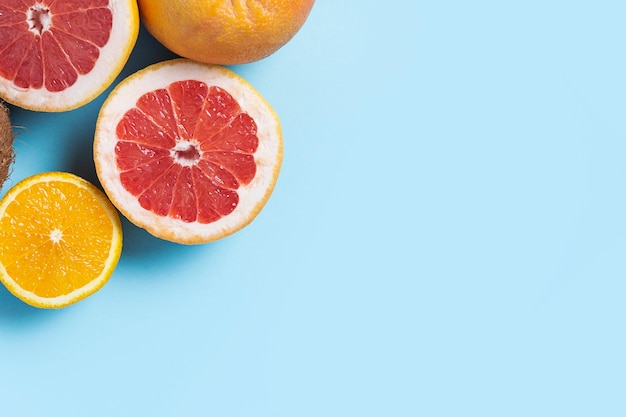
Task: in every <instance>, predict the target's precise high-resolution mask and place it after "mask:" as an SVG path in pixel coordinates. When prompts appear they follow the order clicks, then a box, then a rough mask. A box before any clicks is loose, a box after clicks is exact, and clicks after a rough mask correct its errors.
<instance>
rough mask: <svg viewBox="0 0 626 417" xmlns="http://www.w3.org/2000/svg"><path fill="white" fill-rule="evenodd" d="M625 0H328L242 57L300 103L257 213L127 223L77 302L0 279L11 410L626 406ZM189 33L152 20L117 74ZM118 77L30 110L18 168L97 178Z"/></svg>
mask: <svg viewBox="0 0 626 417" xmlns="http://www.w3.org/2000/svg"><path fill="white" fill-rule="evenodd" d="M625 15H626V3H624V2H623V1H618V0H596V1H593V2H591V1H572V0H569V1H565V0H552V1H536V0H530V1H525V2H506V1H495V0H494V1H489V0H475V1H460V0H447V1H446V0H443V1H421V0H417V1H415V0H404V1H399V2H394V3H393V4H392V5H391V3H389V5H387V4H384V3H381V2H379V1H373V0H363V1H360V2H347V1H331V0H318V1H317V3H316V5H315V7H314V8H313V11H312V13H311V15H310V17H309V20H308V21H307V23H306V25H305V26H304V27H303V28H302V30H301V31H300V32H299V33H298V34H297V35H296V37H295V38H294V39H293V40H292V42H290V43H289V44H288V45H287V46H285V47H284V48H282V49H281V50H280V51H278V52H277V53H276V54H274V55H272V56H271V57H270V58H267V59H265V60H263V61H260V62H257V63H254V64H249V65H243V66H237V67H234V68H233V69H234V70H235V71H237V72H238V73H239V74H241V75H242V76H244V77H245V78H246V79H247V80H248V81H250V82H251V83H252V84H253V85H254V86H255V87H257V89H258V90H259V91H260V92H261V93H262V94H263V95H264V96H265V97H266V98H267V100H268V101H269V102H270V103H271V104H272V105H273V106H274V107H275V109H276V111H277V112H278V113H279V115H280V117H281V120H282V123H283V129H284V136H285V159H284V164H283V169H282V172H281V176H280V178H279V181H278V184H277V187H276V189H275V192H274V194H273V196H272V198H271V199H270V201H269V203H268V204H267V206H266V207H265V209H264V210H263V211H262V212H261V214H260V215H259V217H258V218H257V219H256V220H255V221H254V222H253V223H252V224H251V225H250V226H248V227H247V228H245V229H244V230H242V231H240V232H238V233H237V234H235V235H233V236H231V237H228V238H226V239H223V240H221V241H218V242H215V243H212V244H207V245H200V246H181V245H176V244H172V243H168V242H164V241H160V240H158V239H156V238H153V237H151V236H150V235H148V234H147V233H146V232H144V231H143V230H141V229H138V228H136V227H134V226H132V225H131V224H130V223H128V222H124V237H125V243H124V250H123V254H122V258H121V261H120V263H119V267H118V269H117V270H116V271H115V274H114V275H113V277H112V278H111V280H110V281H109V283H108V284H107V285H106V286H105V287H104V288H103V289H102V290H100V291H99V292H98V293H96V294H95V295H93V296H92V297H90V298H88V299H86V300H84V301H82V302H80V303H78V304H76V305H73V306H71V307H68V308H65V309H62V310H58V311H56V310H55V311H47V310H38V309H35V308H31V307H29V306H27V305H25V304H23V303H22V302H20V301H18V300H17V299H15V298H14V297H13V296H12V295H11V294H10V293H8V292H7V291H6V290H5V289H4V288H1V289H0V375H1V378H0V398H2V399H3V401H2V402H1V403H0V415H3V416H4V415H6V416H53V417H54V416H90V417H99V416H107V417H110V416H118V417H119V416H152V417H158V416H159V417H160V416H200V415H202V416H226V417H230V416H232V417H235V416H237V417H239V416H242V417H243V416H250V417H294V416H298V417H305V416H306V417H309V416H311V417H320V416H325V417H331V416H332V417H335V416H336V417H340V416H341V417H346V416H394V417H396V416H407V417H408V416H411V417H413V416H429V417H430V416H481V417H484V416H494V417H495V416H498V417H500V416H534V417H537V416H546V417H548V416H550V417H553V416H604V417H606V416H624V415H626V401H625V400H624V391H625V389H626V381H625V375H626V361H625V357H626V356H625V355H624V352H625V351H626V338H625V337H624V319H625V317H626V303H625V302H624V299H625V297H626V285H625V281H624V277H625V275H626V197H625V196H626V163H625V161H626V118H624V114H626V99H625V97H626V77H625V76H624V74H626V60H625V58H624V46H625V39H626V26H625V25H624V16H625ZM172 56H173V55H172V54H171V53H168V52H167V51H165V50H164V49H163V48H161V47H160V46H159V45H158V44H157V43H156V42H155V41H154V40H153V39H152V38H151V37H150V36H149V35H148V34H147V33H146V32H145V31H143V30H142V33H141V35H140V39H139V42H138V44H137V47H136V49H135V51H134V52H133V55H132V57H131V60H130V61H129V63H128V65H127V67H126V68H125V70H124V72H123V74H122V75H121V77H125V76H127V75H129V74H130V73H132V72H134V71H135V70H137V69H140V68H143V67H145V66H146V65H148V64H151V63H153V62H158V61H160V60H163V59H167V58H169V57H172ZM121 77H120V78H121ZM105 97H106V93H105V94H103V95H102V96H101V97H99V98H98V99H96V100H95V101H94V102H92V103H91V104H89V105H87V106H85V107H83V108H81V109H79V110H75V111H71V112H68V113H63V114H42V113H34V112H28V111H24V110H20V109H17V108H14V107H12V108H11V110H12V116H13V118H14V123H15V125H17V126H23V127H22V128H19V129H18V130H19V132H20V134H19V136H18V138H17V144H16V146H17V160H16V162H15V165H14V171H13V176H12V182H13V183H14V182H16V181H18V180H20V179H21V178H24V177H26V176H29V175H31V174H35V173H38V172H41V171H48V170H65V171H71V172H74V173H77V174H79V175H82V176H84V177H85V178H87V179H90V180H92V181H94V182H96V181H97V179H96V176H95V171H94V166H93V161H92V156H91V146H92V138H93V131H94V124H95V120H96V116H97V113H98V110H99V107H100V105H101V104H102V102H103V100H104V98H105Z"/></svg>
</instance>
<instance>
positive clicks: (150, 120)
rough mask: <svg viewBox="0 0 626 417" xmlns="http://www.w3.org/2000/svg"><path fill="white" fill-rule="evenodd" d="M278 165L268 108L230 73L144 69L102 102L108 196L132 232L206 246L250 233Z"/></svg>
mask: <svg viewBox="0 0 626 417" xmlns="http://www.w3.org/2000/svg"><path fill="white" fill-rule="evenodd" d="M282 156H283V141H282V132H281V127H280V122H279V119H278V116H277V115H276V113H275V112H274V110H273V109H272V107H271V106H270V105H269V104H268V103H267V102H266V101H265V99H263V97H262V96H261V95H260V94H259V93H258V92H257V91H256V89H254V88H253V87H252V86H251V85H250V84H249V83H248V82H246V81H245V80H243V79H242V78H241V77H240V76H238V75H237V74H235V73H234V72H233V71H231V70H229V69H227V68H225V67H221V66H215V65H209V64H201V63H198V62H194V61H190V60H187V59H174V60H170V61H165V62H161V63H158V64H154V65H152V66H149V67H147V68H145V69H143V70H141V71H139V72H137V73H135V74H133V75H131V76H130V77H128V78H127V79H126V80H124V81H122V82H121V83H120V84H118V85H117V86H116V88H115V89H114V90H113V91H112V92H111V94H110V96H109V97H108V98H107V100H106V101H105V102H104V104H103V106H102V109H101V110H100V114H99V115H98V121H97V123H96V133H95V140H94V160H95V164H96V172H97V174H98V177H99V179H100V182H101V184H102V186H103V187H104V190H105V192H106V193H107V195H108V196H109V198H110V199H111V201H112V202H113V204H115V206H117V208H118V209H119V210H120V211H121V212H122V213H123V214H124V215H125V216H126V217H127V218H128V219H129V220H130V221H131V222H132V223H134V224H135V225H137V226H139V227H142V228H144V229H146V230H147V231H148V232H150V233H152V234H153V235H155V236H157V237H159V238H162V239H166V240H170V241H174V242H179V243H189V244H193V243H205V242H210V241H213V240H216V239H219V238H222V237H224V236H227V235H229V234H231V233H234V232H235V231H237V230H239V229H241V228H242V227H244V226H246V225H247V224H249V223H250V222H251V221H252V220H253V219H254V218H255V217H256V215H257V214H258V213H259V211H260V210H261V208H262V207H263V206H264V204H265V203H266V201H267V200H268V198H269V196H270V194H271V192H272V190H273V189H274V186H275V184H276V180H277V177H278V173H279V170H280V165H281V162H282Z"/></svg>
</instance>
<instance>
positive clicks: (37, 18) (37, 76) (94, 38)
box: [0, 0, 113, 92]
mask: <svg viewBox="0 0 626 417" xmlns="http://www.w3.org/2000/svg"><path fill="white" fill-rule="evenodd" d="M112 25H113V13H112V11H111V9H110V8H109V0H39V1H34V0H0V55H1V56H2V60H0V76H2V77H3V78H6V79H7V80H11V81H13V83H14V84H15V85H16V86H18V87H20V88H33V89H39V88H42V87H45V88H46V89H47V90H48V91H51V92H58V91H63V90H65V89H66V88H68V87H70V86H72V85H73V84H74V83H75V82H76V80H77V79H78V76H79V75H84V74H87V73H89V72H90V71H91V70H92V69H93V67H94V65H95V63H96V61H97V60H98V57H99V55H100V48H102V47H103V46H104V45H106V43H107V42H108V40H109V36H110V34H111V28H112Z"/></svg>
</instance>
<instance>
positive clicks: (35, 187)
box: [0, 172, 122, 308]
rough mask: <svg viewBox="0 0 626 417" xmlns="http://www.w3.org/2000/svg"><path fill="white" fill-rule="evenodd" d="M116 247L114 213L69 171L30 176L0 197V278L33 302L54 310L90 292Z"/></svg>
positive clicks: (106, 272)
mask: <svg viewBox="0 0 626 417" xmlns="http://www.w3.org/2000/svg"><path fill="white" fill-rule="evenodd" d="M121 249H122V229H121V224H120V219H119V216H118V214H117V211H116V210H115V208H114V207H113V206H112V205H111V203H110V202H109V201H108V199H107V198H106V196H105V195H104V194H103V193H102V191H100V190H99V189H98V188H96V187H95V186H94V185H92V184H91V183H89V182H88V181H86V180H84V179H82V178H80V177H78V176H76V175H74V174H69V173H65V172H47V173H42V174H37V175H34V176H32V177H29V178H26V179H24V180H22V181H20V182H19V183H17V184H16V185H15V186H13V187H12V188H11V189H10V190H9V191H8V192H7V193H6V195H5V196H4V197H3V199H2V200H1V201H0V281H2V283H3V284H4V285H5V286H6V287H7V289H8V290H9V291H11V292H12V293H13V294H14V295H15V296H17V297H18V298H20V299H21V300H23V301H24V302H26V303H28V304H31V305H33V306H36V307H42V308H59V307H64V306H67V305H69V304H73V303H75V302H77V301H79V300H82V299H84V298H85V297H87V296H89V295H91V294H93V293H94V292H96V291H97V290H99V289H100V288H101V287H102V286H103V285H104V284H105V283H106V282H107V281H108V279H109V277H110V276H111V274H112V273H113V270H114V269H115V267H116V265H117V262H118V260H119V257H120V254H121Z"/></svg>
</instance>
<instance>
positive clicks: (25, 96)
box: [0, 0, 139, 112]
mask: <svg viewBox="0 0 626 417" xmlns="http://www.w3.org/2000/svg"><path fill="white" fill-rule="evenodd" d="M110 7H111V10H112V12H113V27H112V28H111V35H110V38H109V40H108V42H107V43H106V45H104V46H103V47H102V48H100V56H99V58H98V60H97V61H96V64H95V66H94V68H93V69H92V70H91V71H90V72H89V73H87V74H84V75H79V77H78V79H77V80H76V82H75V83H74V84H73V85H72V86H70V87H68V88H66V89H65V90H63V91H60V92H50V91H48V90H46V89H45V88H39V89H25V88H20V87H17V86H16V85H15V84H14V83H13V81H11V80H7V79H5V78H2V77H0V97H2V98H3V99H4V100H5V101H7V102H9V103H11V104H13V105H15V106H18V107H21V108H23V109H27V110H33V111H42V112H62V111H69V110H74V109H77V108H79V107H82V106H84V105H86V104H87V103H89V102H91V101H92V100H94V99H95V98H96V97H98V96H99V95H100V94H101V93H102V92H103V91H104V90H106V89H107V88H108V87H109V86H110V85H111V84H112V83H113V81H115V78H116V77H117V76H118V75H119V74H120V72H121V71H122V69H123V67H124V65H125V64H126V62H127V61H128V58H129V57H130V53H131V52H132V50H133V48H134V46H135V43H136V42H137V37H138V35H139V10H138V8H137V2H136V1H134V0H111V1H110Z"/></svg>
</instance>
